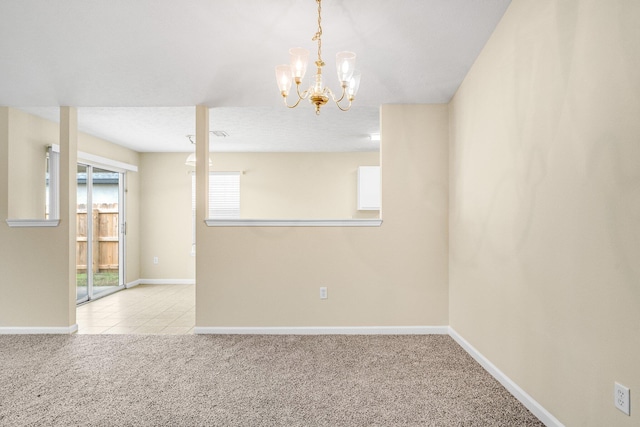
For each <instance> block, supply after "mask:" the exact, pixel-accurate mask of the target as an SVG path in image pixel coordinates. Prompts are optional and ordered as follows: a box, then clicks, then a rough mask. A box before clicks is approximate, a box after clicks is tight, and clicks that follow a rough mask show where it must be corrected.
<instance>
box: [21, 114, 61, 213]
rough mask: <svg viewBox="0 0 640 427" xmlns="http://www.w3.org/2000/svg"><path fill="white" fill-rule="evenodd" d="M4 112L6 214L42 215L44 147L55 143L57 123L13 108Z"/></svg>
mask: <svg viewBox="0 0 640 427" xmlns="http://www.w3.org/2000/svg"><path fill="white" fill-rule="evenodd" d="M8 114H9V117H10V119H9V120H10V123H11V126H10V128H9V155H10V156H11V157H10V159H9V160H10V161H9V195H8V199H9V201H8V203H9V206H8V209H9V212H8V215H9V218H12V219H44V217H45V199H46V196H45V169H46V150H47V146H50V145H52V144H58V140H59V139H60V138H59V135H58V132H59V127H58V125H57V124H56V123H53V122H50V121H47V120H42V119H40V118H38V117H35V116H32V115H30V114H27V113H24V112H22V111H20V110H16V109H14V108H9V109H8Z"/></svg>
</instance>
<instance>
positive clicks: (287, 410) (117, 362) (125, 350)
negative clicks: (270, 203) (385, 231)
mask: <svg viewBox="0 0 640 427" xmlns="http://www.w3.org/2000/svg"><path fill="white" fill-rule="evenodd" d="M0 425H2V426H27V425H28V426H52V425H55V426H75V425H82V426H145V425H153V426H165V425H167V426H205V425H206V426H510V427H513V426H541V425H542V423H541V422H540V421H538V420H537V419H536V418H535V417H534V416H533V415H532V414H531V413H530V412H529V411H527V409H526V408H525V407H524V406H522V405H521V404H520V403H519V402H518V401H517V400H516V399H515V398H514V397H513V396H512V395H510V394H509V392H507V391H506V390H505V389H504V388H503V387H502V386H501V385H500V384H499V383H498V382H497V381H496V380H495V379H494V378H492V377H491V376H490V375H489V374H488V373H487V372H486V371H484V370H483V369H482V367H481V366H480V365H478V364H477V363H476V362H475V361H474V360H473V359H472V358H471V357H470V356H469V355H467V353H465V351H464V350H463V349H462V348H461V347H460V346H458V345H457V344H456V343H455V341H453V340H452V339H451V338H450V337H448V336H444V335H432V336H246V335H245V336H189V335H185V336H160V335H79V336H43V335H36V336H34V335H31V336H28V335H18V336H6V335H5V336H0Z"/></svg>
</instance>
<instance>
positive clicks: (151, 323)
mask: <svg viewBox="0 0 640 427" xmlns="http://www.w3.org/2000/svg"><path fill="white" fill-rule="evenodd" d="M195 316H196V299H195V285H138V286H135V287H133V288H131V289H125V290H122V291H120V292H116V293H114V294H112V295H109V296H106V297H104V298H100V299H97V300H95V301H92V302H90V303H88V304H84V305H81V306H79V307H78V308H77V310H76V322H77V323H78V334H172V335H181V334H192V333H193V327H194V326H195V323H196V319H195Z"/></svg>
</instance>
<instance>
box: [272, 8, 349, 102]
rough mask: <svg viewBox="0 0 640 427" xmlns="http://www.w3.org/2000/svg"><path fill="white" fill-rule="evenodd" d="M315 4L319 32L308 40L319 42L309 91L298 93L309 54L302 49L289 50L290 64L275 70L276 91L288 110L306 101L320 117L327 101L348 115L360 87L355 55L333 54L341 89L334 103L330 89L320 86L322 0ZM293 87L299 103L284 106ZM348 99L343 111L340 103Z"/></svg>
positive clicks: (322, 65)
mask: <svg viewBox="0 0 640 427" xmlns="http://www.w3.org/2000/svg"><path fill="white" fill-rule="evenodd" d="M316 3H318V31H317V32H316V34H315V36H314V37H313V38H312V39H311V40H313V41H317V42H318V60H317V61H316V66H317V67H318V71H316V77H315V82H314V83H313V84H312V85H311V86H310V87H309V89H307V90H305V91H304V92H302V93H300V84H301V83H302V79H303V77H304V74H305V72H306V71H307V62H308V61H309V51H308V50H306V49H303V48H301V47H295V48H293V49H289V54H290V55H291V63H290V64H284V65H278V66H277V67H276V80H277V82H278V87H279V88H280V94H281V95H282V98H283V100H284V104H285V105H286V106H287V107H289V108H295V107H297V106H298V104H300V101H302V100H303V99H308V100H309V102H311V103H312V104H313V105H315V107H316V114H318V115H319V114H320V107H322V106H323V105H324V104H326V103H327V102H328V101H329V97H331V99H332V100H333V102H335V103H336V105H337V106H338V108H339V109H341V110H342V111H347V110H349V109H350V108H351V103H352V102H353V100H354V99H355V97H356V92H357V91H358V86H360V74H359V73H358V74H354V67H355V62H356V54H355V53H353V52H338V53H337V54H336V67H337V69H338V79H339V80H340V84H341V86H342V95H341V96H340V98H338V99H336V97H335V95H334V94H333V92H331V89H329V88H328V87H325V86H323V84H322V67H324V65H325V63H324V61H323V60H322V18H321V12H322V0H316ZM292 81H295V83H296V93H297V95H298V100H297V101H296V103H295V104H293V105H289V104H287V96H288V95H289V90H290V89H291V83H292ZM345 98H347V100H348V101H349V104H348V105H346V106H345V107H343V106H342V105H340V103H341V102H342V100H344V99H345Z"/></svg>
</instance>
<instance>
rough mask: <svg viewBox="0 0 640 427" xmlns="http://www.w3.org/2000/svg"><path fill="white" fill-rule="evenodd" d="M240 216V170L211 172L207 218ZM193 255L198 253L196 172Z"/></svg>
mask: <svg viewBox="0 0 640 427" xmlns="http://www.w3.org/2000/svg"><path fill="white" fill-rule="evenodd" d="M233 218H240V172H209V209H208V214H207V219H233ZM191 223H192V234H193V236H192V240H191V255H195V253H196V174H195V173H193V172H192V173H191Z"/></svg>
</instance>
